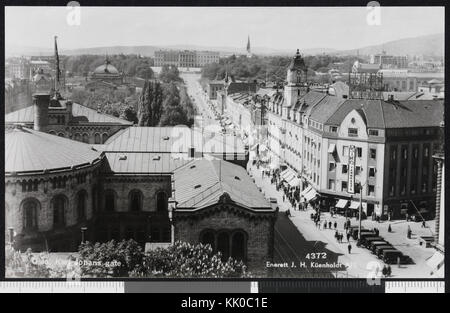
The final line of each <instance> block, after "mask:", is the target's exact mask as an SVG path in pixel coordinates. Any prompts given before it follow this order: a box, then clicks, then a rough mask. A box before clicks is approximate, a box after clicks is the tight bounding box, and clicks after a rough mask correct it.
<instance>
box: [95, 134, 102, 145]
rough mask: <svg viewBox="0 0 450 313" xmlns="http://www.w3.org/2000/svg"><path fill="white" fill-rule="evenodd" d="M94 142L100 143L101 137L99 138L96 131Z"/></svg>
mask: <svg viewBox="0 0 450 313" xmlns="http://www.w3.org/2000/svg"><path fill="white" fill-rule="evenodd" d="M94 143H96V144H101V143H102V139H101V138H100V134H99V133H96V134H95V135H94Z"/></svg>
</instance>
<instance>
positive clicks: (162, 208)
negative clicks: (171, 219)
mask: <svg viewBox="0 0 450 313" xmlns="http://www.w3.org/2000/svg"><path fill="white" fill-rule="evenodd" d="M156 211H158V212H167V196H166V193H165V192H164V191H160V192H158V194H157V195H156Z"/></svg>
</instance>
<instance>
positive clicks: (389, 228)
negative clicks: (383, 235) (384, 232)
mask: <svg viewBox="0 0 450 313" xmlns="http://www.w3.org/2000/svg"><path fill="white" fill-rule="evenodd" d="M388 233H392V227H391V224H389V226H388Z"/></svg>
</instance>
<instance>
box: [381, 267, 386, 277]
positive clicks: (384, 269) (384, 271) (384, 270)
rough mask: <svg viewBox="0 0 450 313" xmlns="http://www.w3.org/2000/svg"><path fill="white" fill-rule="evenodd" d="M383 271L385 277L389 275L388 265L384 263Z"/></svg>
mask: <svg viewBox="0 0 450 313" xmlns="http://www.w3.org/2000/svg"><path fill="white" fill-rule="evenodd" d="M381 273H382V274H383V276H384V277H386V276H387V267H386V265H383V269H382V271H381Z"/></svg>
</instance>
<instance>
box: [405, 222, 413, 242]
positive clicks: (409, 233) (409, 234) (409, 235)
mask: <svg viewBox="0 0 450 313" xmlns="http://www.w3.org/2000/svg"><path fill="white" fill-rule="evenodd" d="M411 233H412V231H411V227H409V225H408V230H407V232H406V237H407V238H408V239H411Z"/></svg>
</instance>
